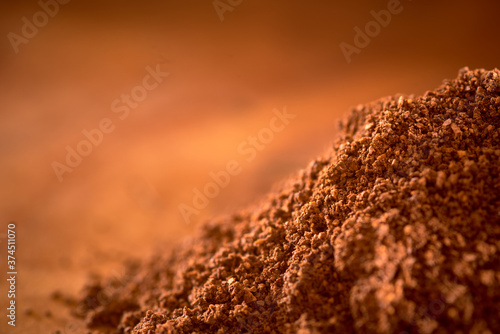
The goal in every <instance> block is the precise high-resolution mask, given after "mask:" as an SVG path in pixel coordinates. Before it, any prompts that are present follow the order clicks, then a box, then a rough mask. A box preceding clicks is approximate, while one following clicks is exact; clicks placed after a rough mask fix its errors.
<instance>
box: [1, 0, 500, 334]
mask: <svg viewBox="0 0 500 334" xmlns="http://www.w3.org/2000/svg"><path fill="white" fill-rule="evenodd" d="M42 2H43V3H46V1H42ZM220 3H223V4H226V6H230V7H231V8H232V10H231V11H226V12H224V13H223V18H224V20H223V21H221V18H220V16H219V14H218V13H217V10H216V9H215V8H214V2H213V1H194V0H190V1H186V0H183V1H180V0H176V1H168V0H165V1H153V2H151V1H146V2H138V1H137V2H131V1H128V2H124V1H115V2H111V1H107V2H103V1H95V0H94V1H80V0H73V1H70V2H69V3H67V4H59V9H58V12H57V14H55V15H54V17H50V18H49V19H48V22H47V24H45V25H43V26H41V27H39V28H38V33H37V34H36V36H34V37H32V38H29V39H28V42H27V43H24V44H20V45H18V48H19V50H18V51H19V52H18V53H16V52H15V50H14V49H15V48H14V47H13V45H12V43H11V41H10V40H9V38H8V37H7V36H8V34H9V33H11V32H12V33H15V34H17V35H21V33H22V31H21V30H22V28H23V25H24V24H25V22H24V21H23V17H26V18H27V20H29V21H30V22H33V15H36V13H37V12H39V11H41V10H42V8H41V6H40V4H39V3H37V2H36V1H24V2H17V3H16V4H13V3H10V4H8V3H6V2H3V3H2V4H1V5H0V16H1V19H0V36H1V39H0V41H1V42H0V52H1V53H0V73H1V75H0V101H1V109H0V155H1V160H0V175H1V178H2V179H1V180H2V183H1V190H0V199H1V202H0V205H1V208H0V228H1V230H0V241H1V246H0V247H1V248H0V249H1V252H0V257H1V258H2V261H1V265H2V267H1V272H0V277H4V278H2V279H1V280H0V281H1V284H0V308H1V309H2V310H4V311H2V312H1V313H2V317H1V318H0V319H3V320H2V321H1V323H0V332H2V333H3V332H8V333H10V332H13V333H55V332H56V330H60V331H61V333H84V332H85V330H84V328H83V327H82V323H81V322H79V321H76V320H75V319H73V318H71V317H70V316H69V312H68V311H67V309H66V308H64V307H62V306H61V305H59V304H58V303H57V302H54V301H52V300H51V299H50V298H49V296H50V294H51V293H52V292H53V291H55V290H59V291H61V292H63V293H65V294H72V295H74V294H76V293H77V291H78V290H79V289H80V288H81V286H82V285H83V284H84V282H85V280H86V278H87V275H88V273H90V272H97V273H101V274H104V275H110V274H112V273H113V271H116V270H119V268H120V265H121V263H122V260H123V259H125V258H127V257H135V258H141V257H146V256H147V255H148V254H150V253H151V252H153V251H155V250H156V249H168V248H169V247H173V245H175V242H176V241H177V240H179V239H180V238H182V237H183V236H185V235H187V234H189V233H191V232H192V231H193V230H194V229H195V228H196V226H197V225H198V224H199V223H200V221H202V220H203V219H207V218H209V217H211V216H214V215H217V214H221V213H224V212H231V211H234V210H235V209H237V208H239V207H244V206H246V205H248V204H249V203H251V202H253V201H255V200H256V199H258V198H259V197H261V196H262V195H263V194H264V193H265V192H266V191H268V190H269V189H270V188H271V186H272V184H273V183H275V182H277V181H279V180H281V179H283V178H284V177H286V176H287V175H289V174H290V173H292V172H293V171H295V170H297V169H298V168H301V167H303V166H305V165H307V163H308V162H309V161H310V160H311V159H313V158H314V157H316V156H317V155H320V154H321V153H322V152H324V151H325V150H326V149H327V148H328V147H329V146H330V144H331V142H332V141H333V140H334V139H335V137H336V135H337V122H338V120H339V119H340V118H341V117H342V116H343V115H345V114H346V112H347V111H348V109H349V107H351V106H355V105H357V104H360V103H365V102H369V101H372V100H374V99H377V98H379V97H382V96H386V95H393V94H396V93H404V94H422V93H424V92H425V91H426V90H430V89H434V88H436V87H437V86H439V85H440V84H441V82H442V80H443V79H445V78H449V79H451V78H454V77H455V76H456V75H457V71H458V69H459V68H461V67H463V66H469V67H470V68H476V67H484V68H487V69H491V68H494V67H497V66H498V60H499V59H500V57H499V56H500V44H499V43H498V41H499V39H498V37H499V32H500V29H499V22H498V12H499V9H500V5H499V3H498V2H495V1H475V2H471V1H419V0H413V1H410V0H402V1H401V2H400V7H401V8H402V9H401V11H400V13H398V14H394V15H392V17H391V22H390V23H389V24H388V25H387V26H386V27H382V28H381V31H380V32H379V33H378V34H376V36H375V37H373V38H371V41H370V43H369V45H368V46H366V47H365V48H362V49H361V50H360V53H359V54H353V55H352V61H351V62H350V63H348V62H347V61H346V58H345V57H344V55H343V54H342V51H341V49H340V47H339V45H340V43H342V42H345V43H349V44H351V45H353V44H354V37H355V31H354V30H353V29H354V28H355V27H356V26H358V27H360V28H361V29H362V30H364V27H365V24H367V23H368V22H370V21H372V20H373V19H374V18H373V17H372V15H371V14H370V11H372V10H374V11H376V12H379V11H380V10H386V9H387V8H388V1H369V2H362V3H361V2H348V1H342V2H339V1H313V2H305V1H296V0H294V1H284V0H280V1H273V2H269V1H258V2H255V1H246V0H243V1H241V3H240V4H237V3H238V1H236V0H233V1H229V0H221V1H219V2H218V4H219V6H221V5H220ZM231 3H232V4H236V5H231ZM39 19H40V18H39ZM42 19H43V18H42ZM11 36H12V35H11ZM157 64H160V67H161V70H162V71H165V72H169V73H170V75H169V76H168V77H167V78H165V79H164V81H163V82H162V83H161V84H160V85H159V86H158V87H157V88H156V89H154V90H152V91H151V92H149V93H148V95H147V98H145V100H144V101H142V102H140V104H139V106H138V107H137V108H136V109H133V110H131V112H130V115H129V116H128V117H127V118H126V119H124V120H120V119H119V117H118V116H119V114H116V113H113V111H112V110H111V102H112V101H113V100H115V99H116V98H120V96H121V94H123V93H126V94H129V93H130V91H131V89H133V88H134V87H135V86H137V85H140V84H141V83H142V80H143V78H144V76H145V75H146V74H147V71H146V67H147V66H150V67H152V68H155V67H156V65H157ZM284 106H286V107H287V110H288V112H289V113H292V114H294V115H296V118H295V119H293V120H292V121H291V122H290V124H289V125H288V126H287V127H286V128H285V130H283V131H282V132H279V133H277V134H276V135H275V139H274V140H273V141H272V142H270V143H269V144H267V145H266V146H265V149H264V150H262V151H260V152H258V154H257V156H256V157H255V159H254V160H253V161H252V162H249V163H247V162H246V161H245V160H244V157H243V156H242V155H241V154H239V153H238V151H237V147H238V145H239V144H240V143H242V142H243V141H245V140H246V139H247V138H248V136H251V135H256V134H257V133H258V132H259V131H260V130H261V129H262V128H264V127H267V126H268V124H269V121H270V119H271V118H272V117H273V113H272V111H273V109H274V108H278V109H282V108H283V107H284ZM103 118H109V119H111V120H112V121H113V124H114V125H115V129H114V131H113V132H112V133H109V134H105V135H104V137H103V141H102V143H101V144H100V145H98V146H96V147H94V148H93V151H92V153H91V154H90V155H88V156H87V157H84V158H83V160H82V162H81V164H80V165H78V166H77V167H76V168H74V170H73V171H72V172H71V173H65V174H64V175H63V181H62V182H59V180H58V178H57V176H56V173H55V172H54V170H53V167H52V165H51V164H52V163H53V162H54V161H58V162H60V163H65V156H66V154H67V152H66V146H68V145H69V146H70V147H72V148H76V146H77V144H78V143H79V142H80V141H81V140H83V139H85V137H84V136H83V134H82V130H84V129H87V130H91V129H94V128H96V127H98V125H99V122H100V121H101V120H102V119H103ZM230 160H237V161H239V162H241V166H242V172H241V174H240V175H237V176H234V177H232V179H231V181H230V183H229V185H228V186H227V187H226V188H224V189H222V190H221V192H220V195H219V196H217V197H216V198H214V199H212V200H210V203H209V205H208V206H207V207H206V208H205V209H203V210H201V211H200V213H199V215H196V216H193V217H192V218H193V222H192V223H191V224H186V223H185V222H184V221H183V219H182V217H181V215H180V214H179V210H178V206H179V204H181V203H185V204H187V205H191V201H192V198H193V189H194V188H198V189H202V188H203V186H204V185H205V184H206V183H207V182H209V181H210V180H211V179H210V177H209V172H210V171H214V172H217V171H220V170H223V169H224V168H225V165H226V163H227V162H228V161H230ZM11 221H15V222H16V223H17V228H16V231H17V252H16V258H17V267H18V268H17V270H18V272H19V274H18V277H17V279H18V281H17V298H16V303H17V304H16V305H17V321H16V323H17V326H16V328H15V329H13V328H12V327H10V326H7V320H6V317H5V308H6V307H7V303H8V299H7V285H6V284H5V283H4V282H6V281H5V276H6V271H7V269H6V257H7V251H6V246H5V241H6V235H5V233H6V230H7V224H8V223H9V222H11ZM27 310H32V312H33V314H32V315H28V314H26V313H29V312H27ZM47 311H50V314H48V313H47Z"/></svg>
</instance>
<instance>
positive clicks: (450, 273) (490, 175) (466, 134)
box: [76, 68, 500, 334]
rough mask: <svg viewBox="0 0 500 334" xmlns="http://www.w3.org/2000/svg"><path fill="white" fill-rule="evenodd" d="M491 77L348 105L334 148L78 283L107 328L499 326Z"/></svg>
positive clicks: (498, 158)
mask: <svg viewBox="0 0 500 334" xmlns="http://www.w3.org/2000/svg"><path fill="white" fill-rule="evenodd" d="M499 110H500V72H499V71H498V70H497V69H495V70H492V71H486V70H482V69H480V70H474V71H471V70H469V69H468V68H464V69H461V70H460V71H459V75H458V78H457V79H455V80H451V81H445V82H444V84H443V85H442V86H441V87H440V88H439V89H437V90H435V91H428V92H426V93H425V94H424V95H423V96H422V97H412V96H409V97H405V96H395V97H390V98H385V99H381V100H378V101H376V102H373V103H371V104H368V105H364V106H358V107H357V108H354V110H352V112H351V114H350V116H349V117H348V118H347V120H346V121H345V122H344V124H343V125H341V128H342V135H341V138H340V139H339V140H338V141H337V142H336V144H335V145H333V149H332V150H331V151H330V152H328V153H327V154H325V156H324V157H322V158H319V159H317V160H315V161H313V162H311V163H310V164H309V166H308V167H307V168H305V169H304V170H301V171H299V172H298V173H297V174H295V176H293V177H291V178H290V179H289V180H288V181H287V182H286V183H284V184H283V185H281V186H280V189H279V190H277V191H275V192H274V193H272V194H270V195H269V196H268V197H267V198H266V199H264V200H263V201H262V202H261V203H259V204H258V205H256V206H254V207H251V208H250V209H248V210H245V211H243V212H239V213H236V214H234V215H232V216H229V217H223V218H219V219H215V220H213V221H210V222H208V223H205V224H203V226H201V228H200V231H199V233H198V234H197V235H196V236H194V237H191V238H190V239H188V240H186V241H185V242H183V243H182V244H181V245H179V247H177V248H176V249H175V250H174V251H173V253H171V254H165V255H164V254H160V255H157V256H155V257H154V258H152V259H149V260H145V261H144V262H141V263H134V264H130V265H129V266H128V267H127V272H126V273H125V274H124V277H122V278H121V279H116V278H115V279H108V280H103V281H102V280H101V281H96V282H92V283H89V284H88V286H86V288H85V289H84V292H83V296H82V297H81V299H80V300H79V304H78V309H77V311H76V312H77V314H79V315H80V316H82V317H85V319H86V323H87V325H88V327H89V328H100V329H103V328H104V329H106V328H107V329H112V330H114V331H117V332H120V333H142V334H146V333H451V332H453V333H500V130H499V125H500V111H499Z"/></svg>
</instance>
